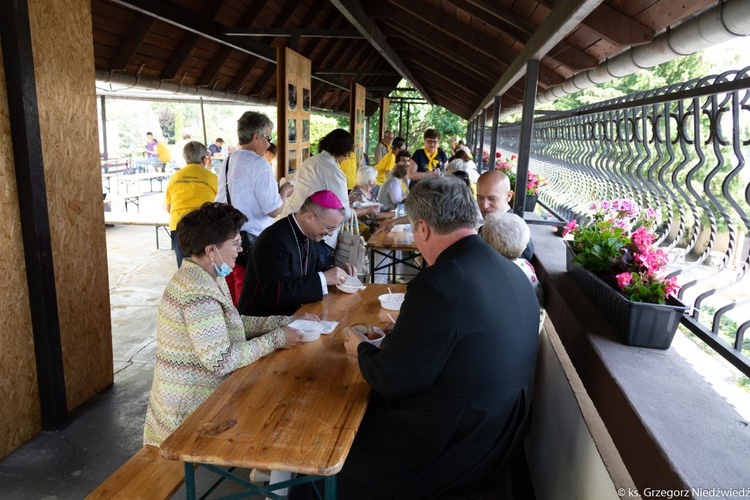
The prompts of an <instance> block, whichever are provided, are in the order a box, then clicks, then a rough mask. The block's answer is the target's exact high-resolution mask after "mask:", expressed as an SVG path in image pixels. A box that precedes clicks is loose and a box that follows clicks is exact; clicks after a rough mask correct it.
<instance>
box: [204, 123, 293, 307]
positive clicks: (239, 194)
mask: <svg viewBox="0 0 750 500" xmlns="http://www.w3.org/2000/svg"><path fill="white" fill-rule="evenodd" d="M272 129H273V122H271V119H270V118H268V117H267V116H266V115H264V114H263V113H257V112H255V111H246V112H245V113H244V114H243V115H242V116H241V117H240V119H239V120H237V138H238V139H239V143H240V147H239V149H238V150H237V151H235V152H234V153H232V154H231V155H230V156H229V157H228V158H227V159H226V160H224V163H223V164H222V165H221V167H220V168H219V192H218V193H217V195H216V201H220V202H222V203H228V204H230V205H232V206H233V207H234V208H236V209H237V210H239V211H240V212H242V213H243V214H244V215H245V217H247V222H246V223H245V224H244V225H243V226H242V230H241V231H240V235H241V236H242V248H243V252H242V254H240V256H239V257H238V259H237V262H236V265H235V267H234V271H233V272H232V274H230V275H229V276H227V285H228V286H229V291H230V292H231V294H232V302H233V303H234V304H235V305H237V301H238V299H239V297H240V294H241V293H242V282H243V281H244V278H245V268H246V267H247V258H248V256H249V252H250V248H251V247H252V245H253V242H254V241H255V239H256V238H257V237H258V235H259V234H260V233H261V232H263V230H264V229H265V228H267V227H268V226H270V225H271V224H273V219H274V217H276V216H277V215H279V214H280V213H281V211H282V210H283V208H284V203H285V202H286V199H287V197H288V196H289V194H290V193H291V192H292V189H293V188H292V186H291V185H290V184H288V183H287V184H284V186H282V187H281V189H279V187H278V185H277V183H276V174H275V173H274V172H273V171H271V165H270V164H269V163H268V161H266V159H265V158H264V157H263V154H264V153H265V152H266V150H267V149H268V146H269V145H270V144H271V130H272Z"/></svg>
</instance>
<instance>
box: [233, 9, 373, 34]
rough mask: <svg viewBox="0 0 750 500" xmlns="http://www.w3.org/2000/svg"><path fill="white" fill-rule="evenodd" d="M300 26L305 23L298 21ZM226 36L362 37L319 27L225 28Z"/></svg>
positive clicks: (352, 31) (345, 31)
mask: <svg viewBox="0 0 750 500" xmlns="http://www.w3.org/2000/svg"><path fill="white" fill-rule="evenodd" d="M316 13H317V11H316ZM300 24H301V25H302V26H306V24H303V23H300ZM224 34H225V35H227V36H273V37H293V36H296V37H299V38H341V39H347V38H356V39H361V38H364V37H363V36H362V34H361V33H360V32H359V31H357V30H347V29H340V30H335V29H319V28H241V27H237V28H227V30H226V31H225V32H224Z"/></svg>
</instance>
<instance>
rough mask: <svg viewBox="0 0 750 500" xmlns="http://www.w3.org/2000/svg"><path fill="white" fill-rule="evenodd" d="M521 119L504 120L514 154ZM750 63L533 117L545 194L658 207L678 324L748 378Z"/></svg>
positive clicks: (569, 211)
mask: <svg viewBox="0 0 750 500" xmlns="http://www.w3.org/2000/svg"><path fill="white" fill-rule="evenodd" d="M519 130H520V124H512V125H506V126H501V128H500V129H499V139H500V147H501V148H502V149H503V150H505V151H506V152H511V151H517V145H518V136H519ZM749 154H750V67H749V68H745V69H743V70H741V71H728V72H726V73H723V74H721V75H718V76H716V75H714V76H709V77H706V78H702V79H698V80H693V81H689V82H686V83H682V84H675V85H670V86H668V87H663V88H659V89H654V90H650V91H647V92H642V93H637V94H633V95H629V96H626V97H622V98H618V99H613V100H610V101H607V102H603V103H598V104H595V105H589V106H585V107H582V108H579V109H576V110H573V111H570V112H555V113H544V112H541V116H540V117H539V118H538V119H537V120H536V122H535V124H534V133H533V141H532V145H531V163H530V171H534V172H536V173H538V174H540V175H542V176H544V177H546V178H547V179H548V180H549V185H548V186H546V187H545V188H544V189H543V190H542V191H541V193H540V200H541V201H543V202H544V203H545V204H546V205H548V206H549V207H551V208H553V209H554V210H555V211H557V212H558V213H560V214H562V215H563V216H564V217H566V218H568V219H572V218H577V219H579V221H580V220H582V219H585V218H586V216H587V211H588V207H589V204H590V202H591V201H593V200H603V199H610V198H624V197H627V198H632V199H635V200H637V201H639V202H640V203H641V205H642V206H644V207H645V206H651V207H653V208H655V209H657V210H658V211H660V212H661V217H662V219H661V226H660V227H659V229H658V242H657V243H658V244H659V245H660V247H661V248H663V249H665V250H667V251H668V253H669V255H670V259H671V262H670V273H671V274H672V275H675V276H677V279H678V283H680V285H681V289H680V292H679V294H680V298H681V299H682V300H683V301H684V302H685V303H686V304H687V305H690V306H693V307H694V308H693V310H692V311H689V313H688V314H686V315H685V317H684V318H683V324H684V325H685V326H687V327H688V328H689V329H690V330H691V331H692V332H693V333H695V334H696V335H697V336H698V337H700V338H701V339H702V340H704V341H705V342H706V343H707V344H709V345H710V346H711V347H712V348H714V349H715V350H716V351H717V352H718V353H719V354H721V355H722V356H724V357H725V358H727V359H728V360H729V361H730V362H732V363H733V364H734V365H735V366H737V367H738V368H739V369H740V370H742V371H743V372H744V373H745V375H746V376H750V363H749V362H748V357H746V356H748V355H750V339H746V338H745V334H746V332H747V329H748V328H749V327H750V276H748V270H750V256H749V255H748V250H749V249H750V169H748V168H747V166H746V162H747V157H748V155H749Z"/></svg>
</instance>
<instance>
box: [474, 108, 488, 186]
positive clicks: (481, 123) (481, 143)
mask: <svg viewBox="0 0 750 500" xmlns="http://www.w3.org/2000/svg"><path fill="white" fill-rule="evenodd" d="M478 118H479V161H476V159H475V160H474V162H475V163H476V164H477V165H478V166H479V173H480V174H481V173H482V172H484V128H485V126H486V124H487V108H484V109H483V110H482V111H480V112H479V116H478Z"/></svg>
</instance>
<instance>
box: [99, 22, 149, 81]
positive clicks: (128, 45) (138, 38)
mask: <svg viewBox="0 0 750 500" xmlns="http://www.w3.org/2000/svg"><path fill="white" fill-rule="evenodd" d="M154 23H156V19H154V18H153V17H149V16H146V15H144V14H141V15H139V16H138V19H136V21H135V28H134V29H133V31H132V32H131V33H130V36H128V38H127V39H126V40H125V43H123V44H122V45H121V46H120V50H119V51H117V54H116V55H115V57H113V58H112V60H111V62H110V63H109V70H110V71H116V70H123V69H125V68H126V67H127V66H128V63H129V62H130V59H131V58H132V57H133V56H134V55H135V53H136V52H138V47H140V46H141V43H143V39H144V38H146V35H148V32H149V31H151V28H152V27H153V25H154Z"/></svg>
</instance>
